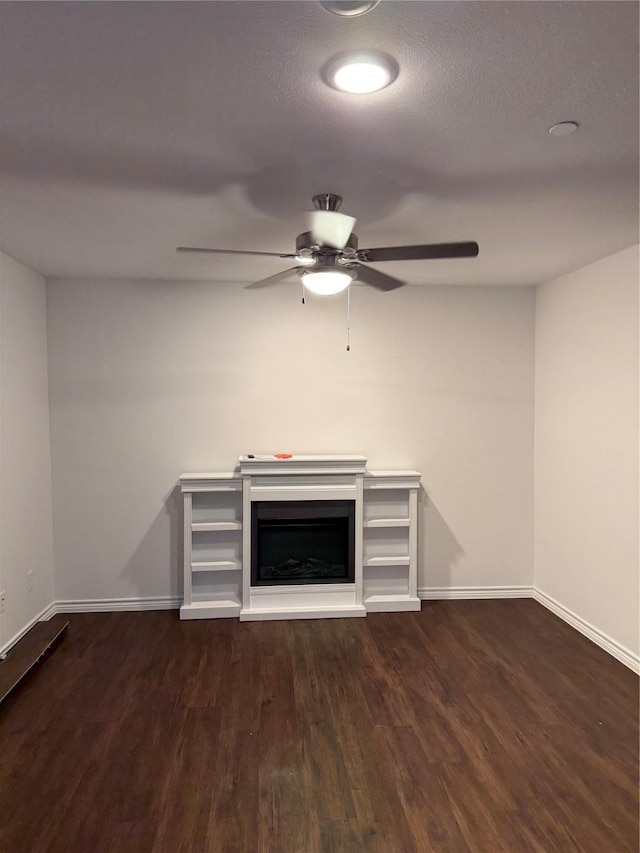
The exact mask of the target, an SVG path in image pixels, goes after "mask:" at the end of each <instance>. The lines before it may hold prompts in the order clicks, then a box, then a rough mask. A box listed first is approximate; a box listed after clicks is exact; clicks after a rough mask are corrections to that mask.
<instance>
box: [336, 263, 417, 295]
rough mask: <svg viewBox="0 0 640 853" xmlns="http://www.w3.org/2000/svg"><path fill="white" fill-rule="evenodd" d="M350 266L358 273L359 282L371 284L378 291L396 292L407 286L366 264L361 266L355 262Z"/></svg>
mask: <svg viewBox="0 0 640 853" xmlns="http://www.w3.org/2000/svg"><path fill="white" fill-rule="evenodd" d="M348 266H349V267H350V268H351V269H355V270H356V271H357V273H358V281H364V282H365V284H371V285H372V286H373V287H377V288H378V290H395V289H396V288H397V287H403V286H404V284H405V283H404V281H400V279H399V278H394V277H393V276H392V275H387V274H386V273H384V272H380V270H377V269H376V268H375V267H365V265H364V264H359V263H358V262H357V261H353V262H352V263H350V264H348Z"/></svg>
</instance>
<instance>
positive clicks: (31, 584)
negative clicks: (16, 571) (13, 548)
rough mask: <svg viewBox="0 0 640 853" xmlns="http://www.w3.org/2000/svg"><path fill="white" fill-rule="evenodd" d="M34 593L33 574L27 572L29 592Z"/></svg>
mask: <svg viewBox="0 0 640 853" xmlns="http://www.w3.org/2000/svg"><path fill="white" fill-rule="evenodd" d="M32 591H33V572H32V571H31V572H27V592H32Z"/></svg>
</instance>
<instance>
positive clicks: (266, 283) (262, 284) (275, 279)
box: [245, 267, 299, 290]
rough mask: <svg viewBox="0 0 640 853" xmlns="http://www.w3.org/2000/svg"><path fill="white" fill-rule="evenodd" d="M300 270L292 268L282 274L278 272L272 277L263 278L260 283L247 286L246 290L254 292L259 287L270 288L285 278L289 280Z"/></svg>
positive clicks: (255, 282)
mask: <svg viewBox="0 0 640 853" xmlns="http://www.w3.org/2000/svg"><path fill="white" fill-rule="evenodd" d="M298 269H299V267H290V268H289V269H288V270H282V272H277V273H275V275H270V276H269V277H268V278H261V279H260V281H253V282H252V283H251V284H245V288H246V289H247V290H254V289H255V288H258V287H268V286H269V285H270V284H276V282H278V281H282V279H283V278H288V277H289V276H290V275H291V274H292V273H294V272H296V270H298Z"/></svg>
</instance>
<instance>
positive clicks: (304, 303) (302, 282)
mask: <svg viewBox="0 0 640 853" xmlns="http://www.w3.org/2000/svg"><path fill="white" fill-rule="evenodd" d="M300 284H301V285H302V304H303V305H306V302H305V301H304V281H303V280H302V279H300Z"/></svg>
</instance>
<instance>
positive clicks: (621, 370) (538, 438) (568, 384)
mask: <svg viewBox="0 0 640 853" xmlns="http://www.w3.org/2000/svg"><path fill="white" fill-rule="evenodd" d="M535 385H536V391H535V395H536V396H535V403H536V413H535V469H536V478H535V573H534V581H535V585H536V586H537V587H538V588H539V589H540V590H541V591H542V592H544V593H545V594H546V595H548V596H550V597H551V598H553V599H555V600H556V601H557V602H559V603H560V604H561V605H562V606H563V607H564V608H566V609H568V610H569V611H571V612H573V613H575V614H576V615H577V616H578V617H579V618H580V619H581V620H584V621H585V622H587V623H589V624H590V625H592V626H593V627H594V628H596V630H598V631H600V632H603V633H604V634H606V635H607V636H609V637H611V638H612V639H613V640H614V641H615V642H616V643H618V644H620V645H621V646H623V647H624V648H626V649H628V650H630V651H631V652H632V653H634V654H637V653H638V593H639V589H638V518H639V514H638V248H637V247H635V248H631V249H627V250H625V251H623V252H619V253H618V254H615V255H612V256H611V257H608V258H604V259H603V260H601V261H598V262H597V263H595V264H592V265H590V266H588V267H585V268H584V269H581V270H578V271H577V272H574V273H571V274H570V275H566V276H563V277H562V278H559V279H557V280H556V281H553V282H550V283H549V284H545V285H544V286H542V287H540V288H538V291H537V299H536V381H535Z"/></svg>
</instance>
